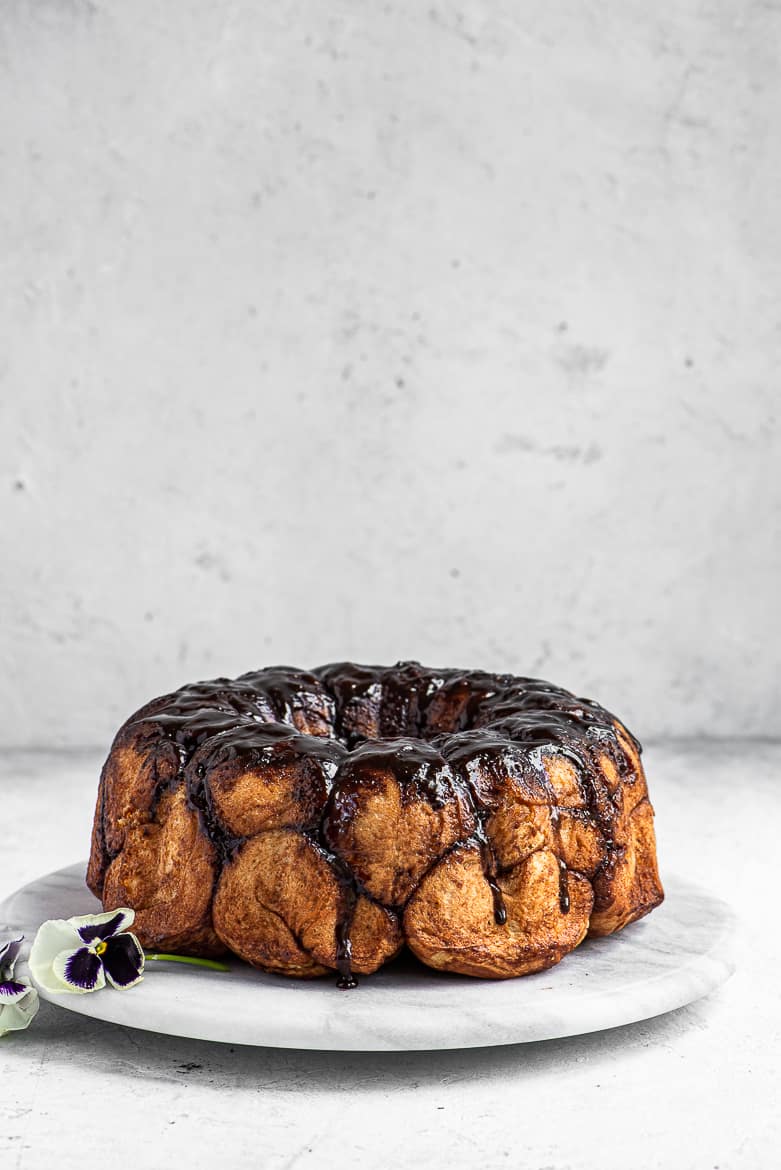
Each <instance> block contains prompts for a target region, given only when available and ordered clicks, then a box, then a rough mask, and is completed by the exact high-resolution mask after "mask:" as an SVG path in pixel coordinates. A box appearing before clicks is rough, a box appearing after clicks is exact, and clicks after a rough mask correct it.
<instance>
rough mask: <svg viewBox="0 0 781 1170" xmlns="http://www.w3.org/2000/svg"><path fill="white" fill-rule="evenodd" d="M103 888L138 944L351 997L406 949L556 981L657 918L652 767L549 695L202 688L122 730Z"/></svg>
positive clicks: (408, 674)
mask: <svg viewBox="0 0 781 1170" xmlns="http://www.w3.org/2000/svg"><path fill="white" fill-rule="evenodd" d="M87 883H88V885H89V887H90V889H92V891H93V892H94V893H95V894H96V895H97V896H98V897H100V898H101V899H102V901H103V904H104V906H105V908H106V909H113V908H114V907H115V906H118V905H125V906H131V907H133V908H134V909H135V910H136V929H137V932H138V935H139V938H140V940H141V942H142V943H143V945H144V946H146V947H150V948H156V949H160V950H166V951H177V950H178V951H183V952H189V953H192V954H203V955H209V954H217V953H220V952H221V951H224V950H225V949H228V950H230V951H232V952H233V953H235V954H237V955H239V956H240V957H241V958H243V959H246V960H247V961H248V962H250V963H253V964H255V965H256V966H258V967H261V968H262V969H264V970H267V971H274V972H277V973H280V974H284V975H292V976H295V977H299V978H308V977H313V976H317V975H322V974H324V973H326V972H328V971H337V972H338V973H339V976H340V985H341V986H352V984H353V982H354V974H355V973H357V974H370V973H371V972H373V971H376V970H377V969H378V968H379V967H380V966H382V965H383V964H384V963H386V962H387V961H388V960H389V959H391V958H392V957H393V956H394V955H395V954H397V953H398V951H399V949H400V948H401V947H402V946H403V945H404V943H405V942H406V943H407V945H408V946H409V947H410V949H411V950H412V951H413V952H414V953H415V954H416V955H417V956H418V958H420V959H421V960H422V961H423V962H424V963H427V964H428V965H429V966H431V967H435V968H438V969H440V970H447V971H456V972H460V973H462V974H466V975H473V976H478V977H484V978H510V977H513V976H516V975H523V974H527V973H529V972H532V971H538V970H542V969H544V968H546V967H550V966H551V965H553V964H554V963H557V962H559V960H560V959H561V958H562V957H563V956H564V955H565V954H567V953H568V952H569V951H571V950H572V949H573V948H574V947H576V946H577V945H578V944H579V943H580V942H581V941H582V940H583V938H584V937H585V936H586V934H591V935H606V934H611V933H612V932H614V931H616V930H620V929H622V928H623V927H625V926H626V925H628V924H629V923H631V922H633V921H635V920H636V919H638V918H640V917H642V916H643V915H644V914H647V913H648V912H649V911H650V910H652V909H653V908H654V907H655V906H657V905H658V904H659V903H660V902H661V901H662V898H663V896H664V895H663V891H662V886H661V883H660V880H659V874H658V870H657V864H656V844H655V839H654V828H653V809H652V807H651V804H650V803H649V799H648V789H647V785H646V780H645V775H644V773H643V768H642V764H641V760H640V746H639V744H638V743H637V741H636V740H635V739H634V738H633V737H632V735H631V734H630V733H629V732H628V731H627V730H626V728H625V727H624V726H623V724H621V723H620V722H619V721H618V720H616V719H615V718H614V716H612V715H610V714H609V713H608V712H607V711H605V710H604V709H603V708H602V707H599V706H598V705H597V704H595V703H592V702H590V701H589V700H584V699H578V698H577V697H576V696H574V695H572V694H570V693H569V692H567V691H563V690H561V689H559V688H557V687H553V686H551V685H550V684H548V683H544V682H541V681H539V680H536V679H523V678H517V677H514V676H509V675H491V674H487V673H485V672H482V671H474V672H464V671H456V670H443V671H438V670H429V669H427V668H425V667H422V666H420V665H419V664H418V663H399V664H398V665H397V666H395V667H379V666H355V665H354V664H352V663H336V664H332V665H330V666H326V667H321V668H318V669H317V670H315V671H313V672H307V671H300V670H295V669H293V668H291V667H270V668H267V669H266V670H260V671H254V672H251V673H248V674H245V675H242V676H241V677H240V678H239V679H236V680H231V679H217V680H215V681H214V682H206V683H195V684H192V685H191V686H188V687H183V688H182V689H181V690H180V691H177V692H174V693H173V694H170V695H165V696H162V697H161V698H159V699H155V700H152V702H150V703H147V704H146V705H145V707H143V708H142V709H141V710H140V711H138V712H136V714H135V715H133V716H132V717H131V718H130V719H129V720H128V721H127V723H125V724H124V726H123V727H122V728H120V730H119V732H118V733H117V737H116V739H115V741H114V744H113V746H112V749H111V752H110V753H109V757H108V759H107V760H106V763H105V765H104V768H103V772H102V774H101V780H100V787H99V791H98V800H97V805H96V810H95V820H94V824H93V832H92V847H91V853H90V861H89V867H88V871H87Z"/></svg>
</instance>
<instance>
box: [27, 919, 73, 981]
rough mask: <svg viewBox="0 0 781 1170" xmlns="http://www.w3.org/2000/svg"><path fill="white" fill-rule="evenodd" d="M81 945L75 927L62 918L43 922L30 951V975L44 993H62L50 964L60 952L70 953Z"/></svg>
mask: <svg viewBox="0 0 781 1170" xmlns="http://www.w3.org/2000/svg"><path fill="white" fill-rule="evenodd" d="M82 945H83V944H82V941H81V938H80V936H79V932H78V931H77V930H76V928H75V926H72V925H71V924H70V923H69V922H66V921H65V920H64V919H63V918H51V919H49V921H48V922H44V923H43V925H42V926H41V927H40V929H39V931H38V933H37V934H36V936H35V938H34V939H33V945H32V947H31V949H30V958H29V964H30V973H31V975H32V977H33V979H34V980H35V982H36V983H38V984H39V985H40V986H41V987H43V988H44V990H45V991H52V992H60V991H62V989H63V988H62V983H61V982H60V981H59V980H58V979H56V978H55V976H54V973H53V971H52V964H53V963H54V960H55V958H56V957H57V955H59V954H60V953H61V952H62V951H72V950H75V949H76V948H77V947H81V946H82Z"/></svg>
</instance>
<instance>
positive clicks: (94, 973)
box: [52, 947, 106, 994]
mask: <svg viewBox="0 0 781 1170" xmlns="http://www.w3.org/2000/svg"><path fill="white" fill-rule="evenodd" d="M52 972H53V974H54V977H55V979H57V981H58V983H59V986H58V988H57V991H73V992H76V994H81V993H82V992H87V991H99V990H100V988H101V987H105V986H106V977H105V975H104V974H103V964H102V962H101V961H100V958H99V957H98V955H96V954H95V952H94V951H91V950H89V949H88V948H87V947H77V948H76V950H75V951H62V952H61V953H60V954H59V955H57V957H56V958H55V960H54V962H53V963H52Z"/></svg>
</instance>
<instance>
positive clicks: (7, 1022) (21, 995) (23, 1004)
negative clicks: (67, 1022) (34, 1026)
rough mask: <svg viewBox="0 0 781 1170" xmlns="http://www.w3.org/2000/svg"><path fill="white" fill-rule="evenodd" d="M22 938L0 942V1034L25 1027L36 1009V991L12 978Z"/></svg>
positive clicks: (21, 981) (27, 984) (20, 980)
mask: <svg viewBox="0 0 781 1170" xmlns="http://www.w3.org/2000/svg"><path fill="white" fill-rule="evenodd" d="M21 949H22V939H21V938H14V939H11V941H10V942H5V943H0V1036H4V1035H5V1033H6V1032H18V1031H21V1029H22V1028H26V1027H27V1026H28V1025H29V1024H30V1021H31V1020H32V1019H33V1018H34V1016H35V1014H36V1012H37V1011H38V992H37V991H36V990H35V988H34V987H31V986H30V984H29V983H26V982H25V981H24V980H23V979H14V967H15V965H16V960H17V959H18V958H19V952H20V950H21Z"/></svg>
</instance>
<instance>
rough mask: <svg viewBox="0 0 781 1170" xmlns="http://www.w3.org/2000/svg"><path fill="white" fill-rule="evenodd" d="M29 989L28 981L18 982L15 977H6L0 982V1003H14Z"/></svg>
mask: <svg viewBox="0 0 781 1170" xmlns="http://www.w3.org/2000/svg"><path fill="white" fill-rule="evenodd" d="M29 990H30V985H29V983H20V982H19V981H18V980H17V979H7V980H6V981H5V983H0V1004H2V1003H14V1002H15V1001H16V1000H19V999H21V998H22V996H23V995H26V994H27V992H28V991H29Z"/></svg>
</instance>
